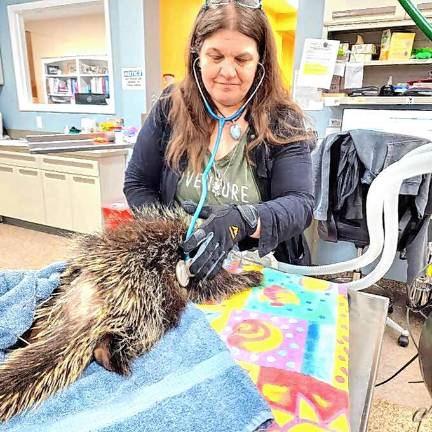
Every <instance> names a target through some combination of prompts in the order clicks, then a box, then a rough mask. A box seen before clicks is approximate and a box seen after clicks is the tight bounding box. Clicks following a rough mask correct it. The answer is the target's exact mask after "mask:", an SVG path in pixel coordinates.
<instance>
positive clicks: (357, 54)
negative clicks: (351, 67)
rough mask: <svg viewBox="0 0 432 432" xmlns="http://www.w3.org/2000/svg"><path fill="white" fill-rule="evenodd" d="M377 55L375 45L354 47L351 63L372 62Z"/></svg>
mask: <svg viewBox="0 0 432 432" xmlns="http://www.w3.org/2000/svg"><path fill="white" fill-rule="evenodd" d="M374 54H376V46H375V45H374V44H361V45H353V46H352V48H351V57H350V61H352V62H367V61H371V60H372V56H373V55H374Z"/></svg>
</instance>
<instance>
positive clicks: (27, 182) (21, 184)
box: [14, 167, 45, 224]
mask: <svg viewBox="0 0 432 432" xmlns="http://www.w3.org/2000/svg"><path fill="white" fill-rule="evenodd" d="M14 184H15V188H14V190H15V191H14V193H15V194H16V211H17V214H16V215H15V217H18V216H19V215H21V217H22V218H23V219H25V220H27V221H29V222H34V223H38V224H43V223H45V207H44V197H43V186H42V175H41V172H40V171H39V170H37V169H34V168H22V167H18V168H17V169H16V170H15V181H14Z"/></svg>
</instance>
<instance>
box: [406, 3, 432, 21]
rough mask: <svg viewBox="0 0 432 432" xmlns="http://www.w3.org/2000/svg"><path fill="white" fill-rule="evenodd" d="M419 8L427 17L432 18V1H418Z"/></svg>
mask: <svg viewBox="0 0 432 432" xmlns="http://www.w3.org/2000/svg"><path fill="white" fill-rule="evenodd" d="M417 8H418V10H419V11H420V12H421V13H422V14H423V15H424V16H425V17H430V16H432V1H422V0H418V3H417ZM407 18H409V17H407Z"/></svg>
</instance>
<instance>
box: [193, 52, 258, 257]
mask: <svg viewBox="0 0 432 432" xmlns="http://www.w3.org/2000/svg"><path fill="white" fill-rule="evenodd" d="M198 60H199V58H198V57H197V58H196V59H195V61H194V62H193V65H192V69H193V74H194V77H195V82H196V84H197V86H198V90H199V92H200V95H201V98H202V100H203V102H204V106H205V108H206V110H207V112H208V113H209V115H210V116H211V117H212V118H213V119H214V120H216V121H217V122H218V132H217V136H216V141H215V145H214V146H213V149H212V151H211V154H210V159H209V161H208V163H207V165H206V167H205V169H204V171H203V173H202V179H201V196H200V200H199V203H198V206H197V208H196V210H195V213H194V215H193V216H192V220H191V222H190V224H189V228H188V230H187V233H186V240H188V239H189V238H190V236H191V235H192V233H193V232H194V229H195V225H196V223H197V220H198V217H199V215H200V213H201V210H202V208H203V207H204V203H205V201H206V199H207V194H208V190H207V180H208V175H209V173H210V170H211V168H212V166H213V164H214V161H215V158H216V153H217V151H218V148H219V144H220V141H221V138H222V132H223V128H224V127H225V124H226V123H228V122H232V121H235V120H238V119H239V118H240V116H241V115H242V114H243V111H244V110H245V108H246V106H247V105H248V103H249V102H250V101H251V100H252V98H253V97H254V96H255V94H256V92H257V91H258V89H259V88H260V86H261V84H262V82H263V81H264V77H265V68H264V66H263V65H262V64H261V63H258V64H259V65H260V66H261V69H262V71H263V73H262V76H261V78H260V80H259V82H258V84H257V86H256V88H255V90H254V91H253V93H252V94H251V95H250V96H249V98H248V99H247V101H246V102H245V103H244V104H243V105H242V106H241V107H240V108H239V109H238V110H237V111H236V112H235V113H234V114H232V115H230V116H229V117H224V116H218V115H217V114H216V113H215V112H214V111H213V109H212V107H211V106H210V104H209V103H208V101H207V99H206V97H205V95H204V92H203V90H202V88H201V85H200V83H199V80H198V74H197V72H196V64H197V62H198ZM186 259H188V257H186Z"/></svg>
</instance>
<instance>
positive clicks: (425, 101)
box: [323, 96, 432, 107]
mask: <svg viewBox="0 0 432 432" xmlns="http://www.w3.org/2000/svg"><path fill="white" fill-rule="evenodd" d="M323 99H324V105H325V106H327V107H335V106H342V105H432V96H359V97H349V96H345V97H331V96H326V97H324V98H323Z"/></svg>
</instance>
